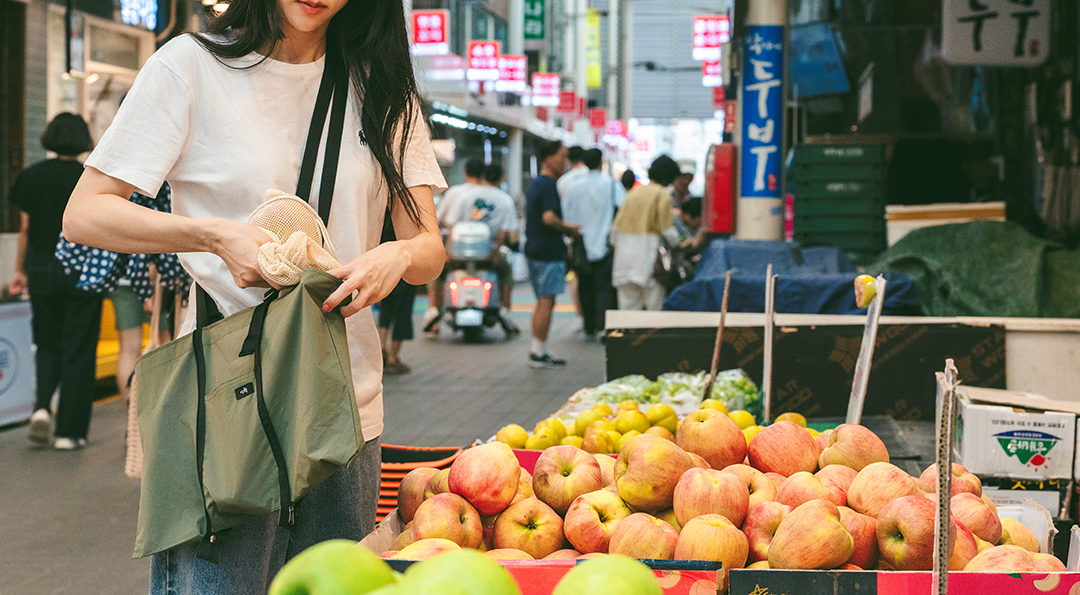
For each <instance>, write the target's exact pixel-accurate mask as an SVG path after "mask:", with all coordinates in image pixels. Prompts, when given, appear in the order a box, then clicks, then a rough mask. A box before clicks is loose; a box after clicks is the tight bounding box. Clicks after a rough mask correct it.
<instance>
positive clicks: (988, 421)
mask: <svg viewBox="0 0 1080 595" xmlns="http://www.w3.org/2000/svg"><path fill="white" fill-rule="evenodd" d="M956 393H957V397H958V402H957V413H956V432H955V435H954V440H953V452H954V453H955V454H956V462H958V463H960V464H961V465H963V466H964V467H967V469H968V471H970V472H972V473H974V474H975V475H979V476H988V477H1010V478H1016V479H1070V478H1072V477H1073V473H1074V468H1073V463H1074V458H1075V454H1076V452H1075V451H1076V424H1077V422H1076V415H1077V413H1080V403H1068V402H1064V401H1051V400H1050V399H1046V398H1043V397H1040V396H1039V395H1032V394H1030V393H1020V392H1013V391H1005V390H994V389H985V388H975V387H964V386H961V387H959V388H958V389H957V391H956Z"/></svg>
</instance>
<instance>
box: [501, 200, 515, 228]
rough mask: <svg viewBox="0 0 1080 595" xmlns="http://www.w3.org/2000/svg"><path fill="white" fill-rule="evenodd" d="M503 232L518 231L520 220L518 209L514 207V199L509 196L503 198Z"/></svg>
mask: <svg viewBox="0 0 1080 595" xmlns="http://www.w3.org/2000/svg"><path fill="white" fill-rule="evenodd" d="M503 203H504V204H503V221H502V230H503V231H517V229H518V219H517V208H515V207H514V199H513V198H511V197H510V195H509V194H507V195H505V196H503Z"/></svg>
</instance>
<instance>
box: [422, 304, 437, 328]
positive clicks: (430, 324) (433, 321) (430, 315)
mask: <svg viewBox="0 0 1080 595" xmlns="http://www.w3.org/2000/svg"><path fill="white" fill-rule="evenodd" d="M440 318H442V314H441V313H440V312H439V309H438V308H436V307H434V306H432V307H430V308H428V309H427V312H424V318H423V322H422V323H421V324H422V327H423V329H424V332H425V333H432V332H438V329H439V319H440Z"/></svg>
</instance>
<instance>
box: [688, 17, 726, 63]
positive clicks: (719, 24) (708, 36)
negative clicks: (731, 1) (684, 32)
mask: <svg viewBox="0 0 1080 595" xmlns="http://www.w3.org/2000/svg"><path fill="white" fill-rule="evenodd" d="M729 41H731V22H730V20H729V19H728V17H727V15H723V14H722V15H710V16H697V17H694V59H695V60H719V59H720V45H721V44H724V43H727V42H729Z"/></svg>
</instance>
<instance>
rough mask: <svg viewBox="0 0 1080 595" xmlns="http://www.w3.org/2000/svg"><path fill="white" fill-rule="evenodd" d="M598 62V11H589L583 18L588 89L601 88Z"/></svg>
mask: <svg viewBox="0 0 1080 595" xmlns="http://www.w3.org/2000/svg"><path fill="white" fill-rule="evenodd" d="M600 60H601V54H600V11H598V10H593V9H589V12H588V13H587V14H586V16H585V79H586V83H587V84H588V86H589V88H590V89H599V88H600V87H601V86H603V77H604V75H603V70H602V68H601V66H600Z"/></svg>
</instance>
